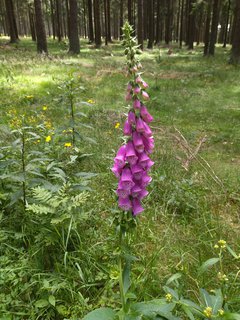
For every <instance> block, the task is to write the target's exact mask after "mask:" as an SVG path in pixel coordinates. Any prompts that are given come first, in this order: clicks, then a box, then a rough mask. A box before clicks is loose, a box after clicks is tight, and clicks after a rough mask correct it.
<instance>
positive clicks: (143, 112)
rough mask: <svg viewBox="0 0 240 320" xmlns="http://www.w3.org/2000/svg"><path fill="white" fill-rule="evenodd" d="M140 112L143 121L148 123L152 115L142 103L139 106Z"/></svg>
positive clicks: (151, 119)
mask: <svg viewBox="0 0 240 320" xmlns="http://www.w3.org/2000/svg"><path fill="white" fill-rule="evenodd" d="M140 114H141V117H142V118H143V120H144V121H145V122H147V123H149V122H152V121H153V117H152V116H151V115H150V113H149V112H148V110H147V108H146V106H144V105H142V106H141V109H140Z"/></svg>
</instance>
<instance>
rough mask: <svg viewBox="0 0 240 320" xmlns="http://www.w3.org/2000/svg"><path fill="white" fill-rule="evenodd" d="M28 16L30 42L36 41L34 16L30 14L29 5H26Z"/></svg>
mask: <svg viewBox="0 0 240 320" xmlns="http://www.w3.org/2000/svg"><path fill="white" fill-rule="evenodd" d="M28 16H29V24H30V32H31V36H32V41H36V30H35V21H34V15H33V12H32V8H31V6H30V5H28Z"/></svg>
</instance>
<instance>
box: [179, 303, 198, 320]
mask: <svg viewBox="0 0 240 320" xmlns="http://www.w3.org/2000/svg"><path fill="white" fill-rule="evenodd" d="M182 310H183V311H184V312H185V313H186V315H187V316H188V318H189V319H190V320H195V318H194V315H193V314H192V311H191V310H190V309H189V308H188V307H187V306H182Z"/></svg>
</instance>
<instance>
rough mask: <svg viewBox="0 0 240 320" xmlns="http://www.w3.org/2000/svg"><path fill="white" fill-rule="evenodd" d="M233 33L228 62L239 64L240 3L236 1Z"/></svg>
mask: <svg viewBox="0 0 240 320" xmlns="http://www.w3.org/2000/svg"><path fill="white" fill-rule="evenodd" d="M234 25H235V28H234V33H233V38H232V51H231V57H230V62H231V63H233V64H240V32H239V30H240V1H236V4H235V10H234Z"/></svg>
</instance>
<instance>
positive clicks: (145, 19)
mask: <svg viewBox="0 0 240 320" xmlns="http://www.w3.org/2000/svg"><path fill="white" fill-rule="evenodd" d="M148 30H149V29H148V0H143V38H144V40H147V38H148Z"/></svg>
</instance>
